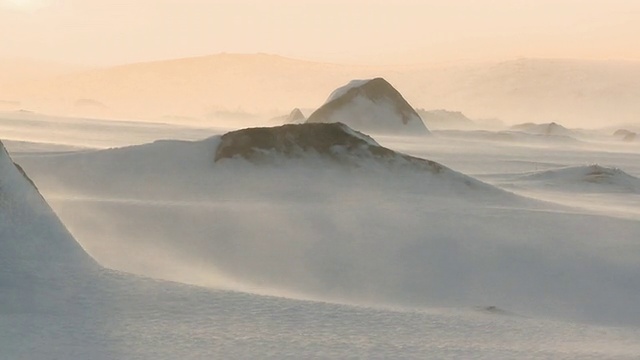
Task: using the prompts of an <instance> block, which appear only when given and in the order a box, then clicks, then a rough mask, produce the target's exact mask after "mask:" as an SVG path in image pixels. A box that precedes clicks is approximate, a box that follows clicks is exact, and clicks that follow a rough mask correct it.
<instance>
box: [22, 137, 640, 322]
mask: <svg viewBox="0 0 640 360" xmlns="http://www.w3.org/2000/svg"><path fill="white" fill-rule="evenodd" d="M249 139H251V137H249ZM221 141H222V140H221V138H219V137H214V138H210V139H207V140H203V141H199V142H180V141H162V142H156V143H153V144H147V145H142V146H134V147H128V148H120V149H112V150H102V151H95V152H90V153H81V154H66V155H53V156H51V155H50V156H38V155H24V156H21V157H20V158H19V160H20V162H21V163H23V164H24V166H25V168H27V170H28V171H30V172H31V173H32V174H33V176H34V177H35V178H36V179H37V180H38V181H39V183H40V184H41V186H42V188H43V189H44V190H43V191H44V192H45V194H47V196H48V198H49V199H50V200H51V201H52V203H53V204H54V205H55V206H56V209H57V210H58V211H59V213H60V215H61V216H62V218H63V219H64V220H65V222H66V223H67V224H68V226H69V227H70V229H71V230H72V231H73V233H74V234H75V235H76V236H77V238H78V239H79V241H81V243H82V244H83V245H85V246H86V248H87V249H88V250H89V251H90V253H92V254H94V255H95V256H96V258H98V259H99V260H100V261H101V262H102V263H104V264H107V265H109V266H111V267H114V268H117V269H121V270H128V271H132V272H136V273H140V274H145V275H150V276H156V277H161V278H165V279H170V280H176V281H182V282H189V283H196V284H202V285H208V286H213V287H221V288H232V289H241V290H246V291H252V292H257V293H263V294H274V295H281V296H288V297H298V298H313V299H323V300H331V301H336V302H344V303H352V304H354V303H355V304H369V305H371V304H375V305H383V304H384V305H393V306H417V307H422V308H424V307H431V306H453V307H473V306H480V305H484V304H489V305H495V306H498V307H500V308H502V309H505V310H507V311H510V312H513V313H516V314H523V315H528V316H545V317H558V318H562V319H573V320H580V321H586V322H602V323H615V324H620V323H625V324H638V323H640V312H639V311H638V309H637V306H636V305H635V301H634V300H633V299H635V298H637V297H638V296H639V295H640V283H639V281H640V280H638V278H637V276H635V275H636V274H637V273H638V271H640V268H639V265H638V264H639V263H640V262H638V261H637V260H638V259H637V258H636V256H635V253H636V252H635V250H634V249H636V247H637V244H636V239H637V234H640V224H638V222H637V221H632V220H629V219H622V218H614V217H606V216H599V215H596V214H590V213H585V212H582V211H579V210H577V209H570V208H567V207H561V206H557V205H552V204H545V203H540V202H537V201H533V200H530V199H526V198H522V197H518V196H515V195H513V194H510V193H507V192H505V191H502V190H500V189H498V188H496V187H493V186H490V185H487V184H483V183H482V182H479V181H477V180H474V179H471V180H469V179H470V178H469V177H467V176H465V175H462V174H460V173H457V172H454V171H442V172H430V171H420V170H419V169H418V170H416V169H413V168H410V167H409V168H403V167H393V166H392V167H390V166H388V165H387V164H384V163H380V162H376V161H372V159H371V158H367V157H363V158H361V159H360V160H359V162H357V164H358V165H359V166H346V167H345V166H344V165H342V164H340V163H336V161H334V160H331V159H327V158H323V157H321V156H320V157H319V156H317V155H318V154H317V152H316V153H314V152H310V153H309V154H308V156H303V157H299V156H296V157H284V156H281V157H280V158H279V160H278V161H271V162H263V163H258V164H256V163H253V162H251V161H248V160H246V158H243V157H234V156H231V157H230V158H225V159H224V160H219V161H218V162H216V161H215V157H216V155H215V154H216V151H217V150H218V149H219V144H220V143H221ZM523 151H524V150H523ZM349 154H350V155H353V153H349ZM356 158H357V157H356ZM474 161H475V160H474ZM480 165H481V164H478V166H480ZM469 181H470V182H469ZM470 184H471V185H470ZM474 184H481V186H475V185H474ZM598 239H607V244H606V246H605V245H603V244H602V243H600V242H599V241H598Z"/></svg>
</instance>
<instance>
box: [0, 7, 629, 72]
mask: <svg viewBox="0 0 640 360" xmlns="http://www.w3.org/2000/svg"><path fill="white" fill-rule="evenodd" d="M639 36H640V1H638V0H476V1H474V0H394V1H391V0H386V1H375V0H368V1H364V0H341V1H336V0H322V1H321V0H228V1H220V0H0V58H31V59H40V60H52V61H56V62H64V63H76V64H100V65H106V64H117V63H126V62H136V61H146V60H156V59H167V58H179V57H187V56H194V55H206V54H213V53H219V52H232V53H236V52H241V53H255V52H266V53H276V54H281V55H285V56H291V57H297V58H305V59H314V60H323V61H334V62H351V63H422V62H440V61H457V60H495V59H510V58H516V57H563V58H592V59H593V58H595V59H603V58H626V59H640V41H639V40H640V38H639Z"/></svg>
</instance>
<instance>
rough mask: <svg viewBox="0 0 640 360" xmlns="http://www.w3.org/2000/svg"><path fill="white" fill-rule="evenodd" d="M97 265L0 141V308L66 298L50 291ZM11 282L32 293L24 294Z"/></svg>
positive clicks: (32, 306)
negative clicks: (17, 290) (54, 296)
mask: <svg viewBox="0 0 640 360" xmlns="http://www.w3.org/2000/svg"><path fill="white" fill-rule="evenodd" d="M97 269H98V266H97V264H96V263H95V262H94V261H93V259H91V258H90V257H89V256H88V255H87V254H86V253H85V252H84V250H83V249H82V248H81V247H80V246H79V245H78V243H77V242H76V241H75V240H74V239H73V237H72V236H71V235H70V234H69V232H68V231H67V229H66V228H65V227H64V225H62V223H61V222H60V221H59V220H58V218H57V216H56V215H55V214H54V213H53V211H52V210H51V208H50V207H49V206H48V205H47V204H46V202H45V201H44V199H43V198H42V196H41V195H40V194H39V193H38V190H37V189H36V188H35V186H34V185H33V183H32V182H31V181H30V180H29V178H27V177H26V175H25V174H24V173H22V172H21V169H20V168H18V167H16V166H14V164H13V162H12V161H11V158H10V157H9V155H8V154H7V152H6V150H5V148H4V146H3V145H2V143H0V289H2V290H0V304H1V306H0V308H2V310H5V311H6V310H8V309H15V308H21V309H23V310H25V311H26V310H29V311H35V310H37V309H39V308H41V307H47V306H48V305H49V303H50V302H55V301H63V299H58V298H48V296H47V294H48V293H49V291H52V290H53V289H55V288H58V287H61V286H64V284H65V281H66V280H65V279H67V278H73V279H75V281H77V282H79V283H82V282H83V281H86V279H85V277H86V276H88V274H89V273H91V272H94V271H96V270H97ZM13 286H18V287H20V288H21V289H22V291H26V292H28V293H29V294H30V296H29V297H28V298H21V297H20V296H18V295H17V294H16V293H13V292H12V291H10V289H11V288H12V287H13ZM7 288H9V290H7Z"/></svg>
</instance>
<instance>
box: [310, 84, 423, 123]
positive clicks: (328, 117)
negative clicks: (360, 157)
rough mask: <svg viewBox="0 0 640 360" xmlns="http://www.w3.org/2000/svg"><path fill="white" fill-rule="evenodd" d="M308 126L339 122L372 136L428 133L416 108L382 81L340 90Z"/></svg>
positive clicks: (317, 112) (312, 115)
mask: <svg viewBox="0 0 640 360" xmlns="http://www.w3.org/2000/svg"><path fill="white" fill-rule="evenodd" d="M307 122H308V123H317V122H319V123H338V122H339V123H344V124H346V125H348V126H350V127H352V128H353V129H355V130H358V131H365V132H368V133H373V134H385V133H386V134H388V133H391V134H405V135H425V134H428V133H429V130H428V129H427V127H426V126H425V125H424V123H423V122H422V119H421V118H420V116H419V115H418V114H417V113H416V111H415V110H414V108H413V107H411V105H409V103H408V102H407V101H406V100H405V99H404V98H403V97H402V95H401V94H400V93H399V92H398V91H397V90H396V89H395V88H393V86H392V85H391V84H389V83H388V82H387V81H386V80H384V79H382V78H375V79H371V80H354V81H351V82H350V83H349V84H347V85H346V86H343V87H341V88H338V89H337V90H335V91H334V92H333V93H332V94H331V96H330V97H329V100H327V102H326V103H325V104H324V105H322V106H321V107H320V108H319V109H317V110H316V111H315V112H314V113H313V114H311V115H310V116H309V118H308V119H307Z"/></svg>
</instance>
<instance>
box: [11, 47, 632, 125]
mask: <svg viewBox="0 0 640 360" xmlns="http://www.w3.org/2000/svg"><path fill="white" fill-rule="evenodd" d="M374 77H384V78H385V79H386V80H388V81H389V82H390V83H392V84H394V86H396V87H397V88H399V89H402V94H403V95H404V96H405V97H406V99H407V100H408V101H409V103H411V104H413V105H414V106H416V107H420V108H426V109H456V110H457V111H461V112H463V113H464V114H465V115H466V116H468V117H470V118H473V119H479V118H500V119H503V120H504V121H505V122H507V123H511V124H514V123H523V122H540V121H541V120H543V119H554V120H555V121H558V122H562V123H563V124H567V125H571V126H589V125H591V124H593V125H594V126H595V125H600V126H605V125H611V124H614V123H615V124H621V123H631V124H637V123H639V122H640V102H638V101H637V99H638V98H640V62H625V61H583V60H553V59H519V60H513V61H506V62H500V63H480V64H448V65H447V64H445V65H438V66H435V65H424V66H423V65H419V66H386V67H382V66H354V65H337V64H326V63H319V62H311V61H302V60H294V59H289V58H284V57H281V56H276V55H265V54H252V55H239V54H218V55H211V56H203V57H195V58H186V59H177V60H167V61H156V62H147V63H137V64H130V65H122V66H116V67H110V68H103V69H93V70H84V71H76V72H74V73H73V74H67V75H64V76H58V77H56V78H54V79H52V78H51V77H45V76H40V77H38V79H40V80H38V81H30V82H23V83H21V84H19V85H16V86H12V87H2V88H0V99H4V100H11V101H19V102H21V103H22V104H23V105H22V106H24V107H26V108H29V109H34V110H37V111H42V112H51V111H53V112H63V113H64V112H65V111H68V110H69V107H70V106H72V105H73V103H74V102H75V101H76V100H77V99H93V100H95V101H98V102H100V103H103V104H108V105H109V108H110V109H111V110H112V111H113V113H114V116H118V115H119V116H135V117H146V118H149V117H153V118H158V117H160V116H178V117H180V116H183V117H184V116H193V117H199V118H202V117H203V116H204V115H205V114H208V113H211V112H216V111H226V110H229V109H240V110H242V111H245V112H249V113H260V114H267V116H265V117H264V119H265V121H266V120H267V119H269V118H271V117H273V116H274V115H275V114H278V113H283V112H287V111H289V110H290V109H293V108H296V107H298V108H305V109H306V108H315V107H317V106H318V104H321V103H322V102H323V100H324V99H325V97H326V94H328V93H330V92H331V91H332V90H333V89H335V88H337V87H338V86H340V85H341V84H345V83H347V82H348V81H349V80H350V79H354V78H374Z"/></svg>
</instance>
